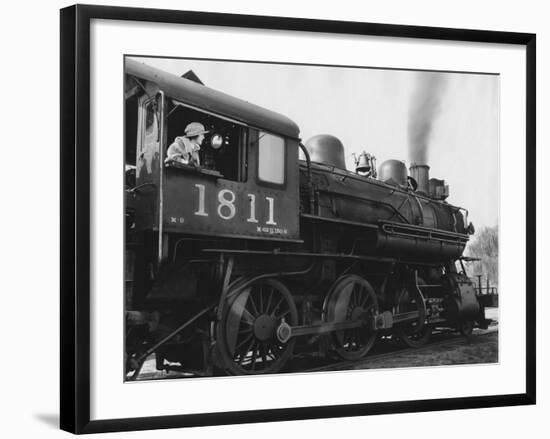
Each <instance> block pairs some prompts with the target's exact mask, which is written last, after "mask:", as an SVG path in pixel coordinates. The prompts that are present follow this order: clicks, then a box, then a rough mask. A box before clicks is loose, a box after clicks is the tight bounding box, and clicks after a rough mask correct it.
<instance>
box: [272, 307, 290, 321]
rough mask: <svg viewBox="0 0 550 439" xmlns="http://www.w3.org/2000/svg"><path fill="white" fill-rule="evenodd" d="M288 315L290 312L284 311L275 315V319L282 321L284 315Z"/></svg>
mask: <svg viewBox="0 0 550 439" xmlns="http://www.w3.org/2000/svg"><path fill="white" fill-rule="evenodd" d="M289 313H290V310H289V309H287V310H286V311H284V312H282V313H280V314H277V315H276V316H275V319H277V320H280V319H282V318H283V317H284V316H286V315H287V314H289Z"/></svg>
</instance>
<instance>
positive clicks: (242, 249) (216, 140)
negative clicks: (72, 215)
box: [113, 54, 501, 382]
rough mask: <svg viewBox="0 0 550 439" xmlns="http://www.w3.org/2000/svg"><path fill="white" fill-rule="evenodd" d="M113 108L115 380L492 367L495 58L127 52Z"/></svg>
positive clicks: (495, 335) (495, 353)
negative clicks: (118, 143) (117, 257)
mask: <svg viewBox="0 0 550 439" xmlns="http://www.w3.org/2000/svg"><path fill="white" fill-rule="evenodd" d="M121 105H123V106H124V109H123V111H124V179H125V180H124V211H123V212H120V215H121V221H123V222H124V240H125V242H124V269H125V272H124V293H123V294H124V297H121V298H120V299H121V300H123V301H124V315H123V316H121V318H123V319H124V365H123V367H121V374H123V379H124V380H125V381H126V382H139V381H151V380H170V379H190V378H209V377H225V376H231V375H263V374H283V373H285V374H288V373H307V374H314V373H321V372H324V373H326V372H329V373H341V374H345V373H349V372H346V371H350V370H359V369H384V368H395V369H404V368H417V367H423V368H427V367H429V368H441V367H462V366H467V365H471V364H477V365H480V364H486V365H487V367H491V365H494V364H498V362H499V342H500V339H499V223H500V217H499V212H500V206H499V198H500V180H499V178H500V177H499V176H500V171H499V153H500V150H499V148H500V139H499V132H500V112H501V106H500V76H499V74H498V73H494V72H460V71H432V70H411V69H405V68H404V69H398V68H384V67H380V66H376V67H371V66H363V65H356V66H354V65H314V64H297V63H295V64H293V63H273V62H263V61H261V60H257V61H254V62H251V61H242V60H227V59H223V60H222V59H199V58H183V57H181V58H175V57H160V56H152V55H150V54H148V55H143V54H139V55H127V56H125V57H124V100H123V103H122V104H121ZM113 251H117V247H116V246H115V247H113ZM395 373H402V372H398V371H396V372H395Z"/></svg>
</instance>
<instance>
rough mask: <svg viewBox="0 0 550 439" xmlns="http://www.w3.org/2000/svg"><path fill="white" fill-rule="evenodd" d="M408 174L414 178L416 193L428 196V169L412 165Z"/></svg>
mask: <svg viewBox="0 0 550 439" xmlns="http://www.w3.org/2000/svg"><path fill="white" fill-rule="evenodd" d="M409 172H410V174H411V177H412V178H414V179H415V180H416V182H417V183H418V187H417V188H416V191H417V192H422V193H423V194H426V195H428V191H429V188H430V186H429V181H430V167H429V166H428V165H424V164H416V163H412V164H411V166H410V168H409Z"/></svg>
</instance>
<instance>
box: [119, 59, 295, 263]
mask: <svg viewBox="0 0 550 439" xmlns="http://www.w3.org/2000/svg"><path fill="white" fill-rule="evenodd" d="M126 74H127V76H126V82H127V84H126V89H127V96H126V117H127V118H135V121H136V123H135V124H134V126H133V129H134V130H135V131H133V130H132V129H130V130H127V133H126V163H127V165H130V166H131V167H132V168H133V167H134V166H135V171H134V172H135V187H134V188H133V189H132V191H131V192H132V195H133V199H132V202H131V203H127V206H128V205H129V204H131V205H132V206H133V207H134V209H135V212H136V213H135V218H136V221H135V224H134V226H133V227H134V230H135V232H147V231H150V232H151V231H152V232H153V233H154V234H155V235H158V237H159V243H158V252H159V255H158V256H159V262H161V260H163V259H165V258H166V257H168V254H169V249H168V246H167V244H166V242H164V243H163V242H160V241H163V240H164V241H165V240H166V239H167V238H168V235H170V234H176V235H193V236H199V237H200V236H205V237H206V236H207V237H209V238H212V237H223V238H226V237H228V238H239V239H253V240H265V241H290V242H295V241H299V236H300V235H299V217H298V211H299V190H298V187H299V183H298V178H299V177H298V144H299V137H298V135H299V130H298V127H297V125H296V124H295V123H294V122H292V121H291V120H290V119H288V118H286V117H284V116H282V115H279V114H277V113H274V112H271V111H268V110H266V109H263V108H261V107H258V106H255V105H252V104H250V103H248V102H245V101H242V100H240V99H237V98H234V97H232V96H228V95H226V94H224V93H221V92H218V91H216V90H213V89H210V88H208V87H206V86H204V85H202V84H199V83H196V82H193V81H191V80H188V79H185V78H181V77H178V76H175V75H171V74H168V73H165V72H162V71H160V70H157V69H154V68H152V67H149V66H146V65H145V64H141V63H138V62H135V61H133V60H130V59H128V60H126ZM128 122H129V121H128V120H127V124H126V126H132V124H129V123H128ZM192 122H198V123H200V124H202V125H203V126H204V127H205V130H206V131H207V133H206V134H205V139H204V141H203V142H202V144H201V146H200V151H199V153H198V154H199V157H200V166H191V165H188V164H182V163H178V162H177V161H170V160H168V161H167V160H166V157H167V149H168V147H169V146H170V144H172V143H173V142H174V140H175V139H176V138H177V137H181V136H185V128H186V126H187V125H188V124H190V123H192ZM132 150H133V151H135V154H132V153H131V151H132Z"/></svg>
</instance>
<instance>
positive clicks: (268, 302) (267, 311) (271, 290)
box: [265, 288, 273, 314]
mask: <svg viewBox="0 0 550 439" xmlns="http://www.w3.org/2000/svg"><path fill="white" fill-rule="evenodd" d="M272 298H273V288H270V289H269V297H268V298H267V305H266V307H265V313H266V314H269V307H270V305H271V299H272Z"/></svg>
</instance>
